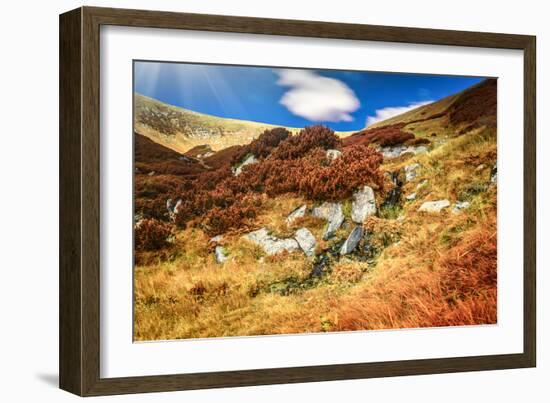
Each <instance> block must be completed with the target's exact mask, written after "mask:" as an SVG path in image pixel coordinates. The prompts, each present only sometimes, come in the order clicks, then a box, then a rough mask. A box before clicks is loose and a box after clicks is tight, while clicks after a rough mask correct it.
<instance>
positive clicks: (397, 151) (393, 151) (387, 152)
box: [380, 145, 407, 158]
mask: <svg viewBox="0 0 550 403" xmlns="http://www.w3.org/2000/svg"><path fill="white" fill-rule="evenodd" d="M406 149H407V147H405V146H404V145H398V146H394V147H382V148H380V152H381V153H382V156H383V157H384V158H397V157H399V156H400V155H401V154H402V153H403V151H405V150H406Z"/></svg>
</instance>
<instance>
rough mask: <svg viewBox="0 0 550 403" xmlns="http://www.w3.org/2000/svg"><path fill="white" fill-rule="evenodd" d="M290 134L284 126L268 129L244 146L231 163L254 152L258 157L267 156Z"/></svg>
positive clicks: (237, 161)
mask: <svg viewBox="0 0 550 403" xmlns="http://www.w3.org/2000/svg"><path fill="white" fill-rule="evenodd" d="M289 136H290V132H289V131H288V130H287V129H285V128H282V127H276V128H275V129H271V130H266V131H264V132H263V133H262V134H260V136H259V137H258V138H257V139H255V140H253V141H252V142H251V143H250V144H249V145H247V146H245V147H242V149H241V150H240V151H239V153H237V154H236V155H235V156H234V157H233V159H232V161H231V165H235V164H237V163H239V162H240V161H242V160H243V158H244V157H245V156H246V155H248V154H252V155H254V157H256V158H265V157H267V156H268V155H269V154H270V153H271V151H272V150H273V149H274V148H275V147H277V146H278V145H279V143H281V141H284V140H286V139H287V138H288V137H289Z"/></svg>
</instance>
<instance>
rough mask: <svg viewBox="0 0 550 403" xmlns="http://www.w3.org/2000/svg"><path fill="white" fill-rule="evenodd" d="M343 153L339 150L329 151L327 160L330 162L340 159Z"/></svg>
mask: <svg viewBox="0 0 550 403" xmlns="http://www.w3.org/2000/svg"><path fill="white" fill-rule="evenodd" d="M341 155H342V152H341V151H339V150H327V159H328V160H329V161H334V160H335V159H336V158H338V157H340V156H341Z"/></svg>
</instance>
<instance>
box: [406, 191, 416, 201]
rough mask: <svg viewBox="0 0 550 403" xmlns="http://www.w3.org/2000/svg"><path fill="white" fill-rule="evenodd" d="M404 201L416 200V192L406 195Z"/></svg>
mask: <svg viewBox="0 0 550 403" xmlns="http://www.w3.org/2000/svg"><path fill="white" fill-rule="evenodd" d="M405 199H407V200H408V201H413V200H414V199H416V192H412V193H411V194H408V195H407V196H405Z"/></svg>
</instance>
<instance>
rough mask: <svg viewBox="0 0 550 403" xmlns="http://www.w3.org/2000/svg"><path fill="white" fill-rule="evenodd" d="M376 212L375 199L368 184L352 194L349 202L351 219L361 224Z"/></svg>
mask: <svg viewBox="0 0 550 403" xmlns="http://www.w3.org/2000/svg"><path fill="white" fill-rule="evenodd" d="M374 214H376V199H375V198H374V191H373V190H372V188H371V187H370V186H364V187H363V188H362V189H360V190H358V191H357V192H355V193H354V194H353V202H352V203H351V219H352V221H353V222H355V223H357V224H362V223H363V221H365V219H366V218H367V217H370V216H371V215H374Z"/></svg>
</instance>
